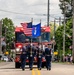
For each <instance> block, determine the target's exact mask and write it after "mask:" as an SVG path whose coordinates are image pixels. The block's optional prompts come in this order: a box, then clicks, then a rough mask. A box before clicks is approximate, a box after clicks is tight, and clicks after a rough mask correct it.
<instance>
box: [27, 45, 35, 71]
mask: <svg viewBox="0 0 74 75" xmlns="http://www.w3.org/2000/svg"><path fill="white" fill-rule="evenodd" d="M27 49H28V54H29V68H30V70H32V69H33V61H34V56H35V49H34V46H33V45H32V44H29V45H28V46H27Z"/></svg>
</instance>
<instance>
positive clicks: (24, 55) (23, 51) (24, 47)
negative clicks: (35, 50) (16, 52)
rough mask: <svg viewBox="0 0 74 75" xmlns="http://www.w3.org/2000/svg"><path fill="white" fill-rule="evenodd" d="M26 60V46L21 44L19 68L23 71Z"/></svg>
mask: <svg viewBox="0 0 74 75" xmlns="http://www.w3.org/2000/svg"><path fill="white" fill-rule="evenodd" d="M26 58H27V50H26V45H25V43H24V44H23V47H22V52H21V57H20V59H21V68H22V70H23V71H24V70H25V65H26Z"/></svg>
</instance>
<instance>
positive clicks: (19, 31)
mask: <svg viewBox="0 0 74 75" xmlns="http://www.w3.org/2000/svg"><path fill="white" fill-rule="evenodd" d="M49 33H50V27H46V26H44V27H41V43H42V45H43V46H44V45H45V44H48V43H50V42H49V38H48V37H49V35H48V34H49ZM31 38H32V36H30V35H29V34H28V33H25V32H24V29H23V27H15V68H20V66H21V62H20V54H21V51H22V50H21V48H22V45H23V43H25V40H26V39H29V40H30V41H31ZM38 42H39V38H32V44H35V45H37V44H38ZM25 44H27V42H26V43H25ZM34 62H35V63H36V62H37V57H34ZM45 62H46V60H45V57H42V67H44V66H45ZM26 63H29V60H28V57H27V59H26Z"/></svg>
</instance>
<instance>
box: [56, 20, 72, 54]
mask: <svg viewBox="0 0 74 75" xmlns="http://www.w3.org/2000/svg"><path fill="white" fill-rule="evenodd" d="M63 29H64V25H61V26H59V27H58V29H57V30H56V32H55V38H56V39H55V40H56V49H57V50H58V51H59V52H60V50H63ZM68 35H69V36H71V37H72V20H71V19H70V20H68V21H67V23H66V33H65V36H66V38H65V39H66V41H65V50H66V54H68V53H71V50H70V48H69V47H70V46H71V45H72V39H71V38H70V37H69V36H68Z"/></svg>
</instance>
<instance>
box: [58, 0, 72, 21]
mask: <svg viewBox="0 0 74 75" xmlns="http://www.w3.org/2000/svg"><path fill="white" fill-rule="evenodd" d="M59 1H60V5H59V6H60V9H61V10H62V14H64V15H65V17H66V20H68V19H71V17H72V0H59Z"/></svg>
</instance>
